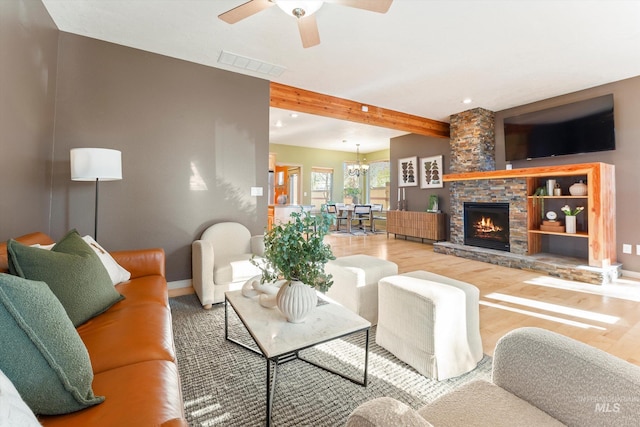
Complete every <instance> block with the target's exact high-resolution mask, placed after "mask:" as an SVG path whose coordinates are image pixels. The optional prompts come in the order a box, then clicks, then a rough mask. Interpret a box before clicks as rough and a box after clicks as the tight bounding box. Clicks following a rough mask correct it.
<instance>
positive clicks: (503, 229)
mask: <svg viewBox="0 0 640 427" xmlns="http://www.w3.org/2000/svg"><path fill="white" fill-rule="evenodd" d="M464 244H465V245H469V246H478V247H481V248H488V249H497V250H500V251H506V252H509V251H510V246H509V203H468V202H467V203H465V204H464Z"/></svg>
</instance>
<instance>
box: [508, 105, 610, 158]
mask: <svg viewBox="0 0 640 427" xmlns="http://www.w3.org/2000/svg"><path fill="white" fill-rule="evenodd" d="M504 144H505V157H506V160H507V161H513V160H525V159H534V158H540V157H553V156H562V155H566V154H579V153H592V152H596V151H608V150H615V148H616V138H615V128H614V124H613V95H611V94H610V95H604V96H599V97H597V98H592V99H587V100H585V101H580V102H575V103H573V104H566V105H561V106H559V107H554V108H549V109H546V110H540V111H535V112H533V113H527V114H521V115H519V116H514V117H509V118H505V119H504Z"/></svg>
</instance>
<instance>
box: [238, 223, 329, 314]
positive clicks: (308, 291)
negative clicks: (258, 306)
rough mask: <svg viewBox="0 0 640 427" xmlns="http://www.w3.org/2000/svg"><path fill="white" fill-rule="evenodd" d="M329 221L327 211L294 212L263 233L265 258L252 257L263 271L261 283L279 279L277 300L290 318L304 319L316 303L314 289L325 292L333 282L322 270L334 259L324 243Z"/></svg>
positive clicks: (279, 306)
mask: <svg viewBox="0 0 640 427" xmlns="http://www.w3.org/2000/svg"><path fill="white" fill-rule="evenodd" d="M332 224H333V217H332V216H331V215H329V214H327V213H326V212H321V213H319V214H317V215H311V214H310V213H309V212H300V213H298V212H293V213H292V214H291V220H290V221H289V222H287V223H283V224H278V225H276V226H274V227H273V228H272V229H271V230H269V231H268V232H267V233H266V234H265V236H264V260H263V261H262V262H260V261H257V260H251V262H252V263H253V264H254V265H256V266H257V267H258V268H259V269H260V270H261V271H262V277H261V282H262V283H275V282H276V281H281V283H282V284H281V286H280V290H279V291H278V295H277V297H276V302H277V305H278V308H279V309H280V311H282V312H283V314H284V315H285V316H286V317H287V320H288V321H289V322H292V323H299V322H302V321H304V319H305V317H306V316H307V314H308V313H309V311H311V310H312V309H313V308H314V307H315V306H316V304H317V296H316V292H315V290H316V289H317V290H319V291H321V292H326V291H327V290H328V289H329V287H331V285H332V284H333V281H332V277H331V275H330V274H326V273H325V271H324V266H325V264H326V263H327V262H328V261H329V260H332V259H335V256H334V255H333V253H332V252H331V247H330V246H329V245H328V244H326V243H324V236H325V235H326V234H327V233H328V232H329V227H330V226H331V225H332ZM296 301H297V302H296Z"/></svg>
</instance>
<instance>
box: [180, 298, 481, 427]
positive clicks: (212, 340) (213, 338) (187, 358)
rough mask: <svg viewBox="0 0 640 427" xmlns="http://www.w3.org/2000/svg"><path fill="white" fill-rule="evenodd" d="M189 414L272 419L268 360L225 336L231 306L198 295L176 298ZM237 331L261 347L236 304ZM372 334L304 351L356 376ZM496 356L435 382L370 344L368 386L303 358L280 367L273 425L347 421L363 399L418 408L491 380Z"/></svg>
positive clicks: (229, 421)
mask: <svg viewBox="0 0 640 427" xmlns="http://www.w3.org/2000/svg"><path fill="white" fill-rule="evenodd" d="M170 305H171V311H172V316H173V333H174V337H175V344H176V352H177V357H178V367H179V370H180V376H181V381H182V392H183V397H184V402H185V412H186V416H187V420H188V421H189V425H191V426H213V425H216V426H243V427H245V426H261V425H264V423H265V414H266V409H265V402H266V361H265V360H264V359H263V358H262V357H261V356H259V355H257V354H255V353H253V352H251V351H248V350H246V349H244V348H241V347H240V346H238V345H236V344H233V343H231V342H228V341H226V340H225V338H224V306H223V304H218V305H215V306H214V307H213V308H212V309H211V310H204V309H203V308H202V306H201V305H200V303H199V301H198V299H197V297H196V296H195V295H185V296H181V297H176V298H171V299H170ZM229 313H230V315H229V324H230V336H232V337H234V338H236V339H238V340H240V341H241V342H243V343H246V344H249V345H252V346H253V347H255V344H254V343H253V341H252V339H251V337H250V335H249V334H248V333H247V332H246V330H245V329H244V326H243V325H242V323H240V320H239V319H238V318H237V317H236V315H235V313H234V312H233V310H232V309H231V308H229ZM364 342H365V334H364V333H360V334H356V335H353V336H350V337H347V338H343V339H339V340H335V341H332V342H329V343H325V344H322V345H320V346H317V347H315V348H313V349H309V350H305V351H304V353H303V354H304V356H305V357H306V358H308V359H312V360H316V361H318V362H320V363H322V364H323V365H325V366H329V367H332V368H333V369H336V370H338V371H339V372H344V373H346V374H347V375H350V376H352V377H355V378H361V375H362V372H363V366H364ZM490 371H491V358H490V357H488V356H486V355H485V357H484V358H483V359H482V360H481V361H480V363H479V364H478V367H477V368H476V369H475V370H473V371H471V372H469V373H467V374H465V375H462V376H460V377H457V378H454V379H450V380H445V381H434V380H431V379H429V378H426V377H424V376H422V375H420V374H418V373H417V372H416V371H414V370H413V369H412V368H411V367H410V366H408V365H406V364H404V363H403V362H401V361H399V360H398V359H396V358H395V357H394V356H393V355H392V354H391V353H389V352H388V351H386V350H384V349H383V348H381V347H379V346H377V345H376V344H375V327H374V328H372V333H371V335H370V341H369V384H368V385H367V387H362V386H359V385H357V384H354V383H352V382H350V381H348V380H345V379H343V378H341V377H339V376H336V375H333V374H331V373H329V372H326V371H324V370H321V369H318V368H316V367H314V366H312V365H310V364H308V363H305V362H303V361H300V360H294V361H291V362H287V363H285V364H282V365H280V366H279V367H278V380H277V386H276V391H275V398H274V403H273V417H272V425H274V426H278V427H279V426H342V425H344V423H345V422H346V420H347V417H348V416H349V414H350V413H351V412H352V411H353V410H354V409H355V408H356V407H357V406H358V405H360V404H361V403H363V402H366V401H369V400H371V399H374V398H376V397H382V396H390V397H394V398H396V399H398V400H400V401H402V402H404V403H406V404H407V405H409V406H411V407H413V408H419V407H421V406H423V405H424V404H426V403H428V402H430V401H432V400H433V399H435V398H436V397H438V396H440V395H442V394H445V393H447V392H449V391H451V390H453V389H455V388H457V387H459V386H461V385H462V384H464V383H466V382H468V381H470V380H473V379H477V378H482V379H489V378H490Z"/></svg>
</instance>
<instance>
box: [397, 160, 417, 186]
mask: <svg viewBox="0 0 640 427" xmlns="http://www.w3.org/2000/svg"><path fill="white" fill-rule="evenodd" d="M417 185H418V157H417V156H414V157H405V158H404V159H398V187H413V186H417Z"/></svg>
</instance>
